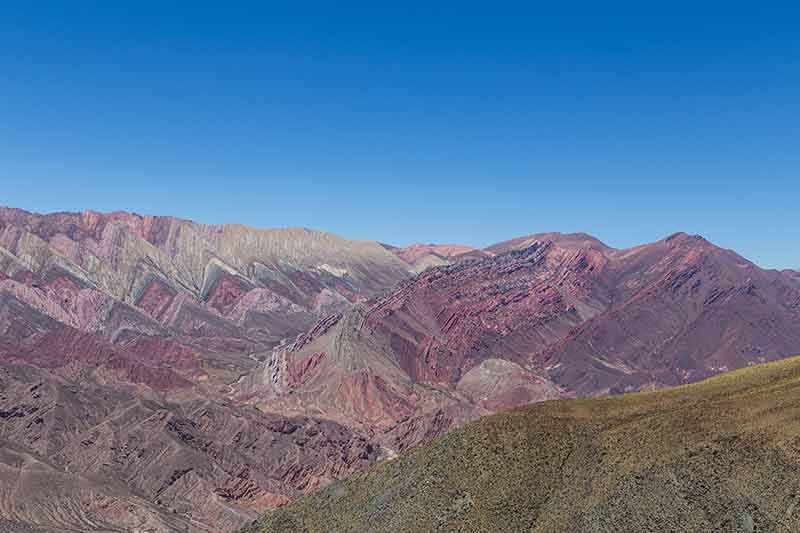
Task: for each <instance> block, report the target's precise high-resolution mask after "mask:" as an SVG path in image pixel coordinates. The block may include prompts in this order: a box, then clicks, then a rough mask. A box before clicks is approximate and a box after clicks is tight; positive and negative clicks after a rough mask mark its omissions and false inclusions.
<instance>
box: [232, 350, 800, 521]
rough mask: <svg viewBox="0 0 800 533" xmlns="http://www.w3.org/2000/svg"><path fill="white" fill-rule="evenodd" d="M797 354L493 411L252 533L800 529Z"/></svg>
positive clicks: (274, 516)
mask: <svg viewBox="0 0 800 533" xmlns="http://www.w3.org/2000/svg"><path fill="white" fill-rule="evenodd" d="M799 384H800V358H793V359H788V360H785V361H781V362H777V363H768V364H764V365H757V366H754V367H752V368H747V369H743V370H739V371H736V372H732V373H730V374H726V375H723V376H719V377H716V378H712V379H709V380H707V381H703V382H701V383H698V384H694V385H688V386H684V387H679V388H674V389H665V390H659V391H655V392H647V393H638V394H628V395H624V396H618V397H612V398H604V399H589V400H568V401H555V402H545V403H539V404H536V405H533V406H530V407H525V408H520V409H517V410H514V411H509V412H505V413H501V414H497V415H493V416H489V417H485V418H482V419H481V420H478V421H476V422H474V423H471V424H469V425H467V426H465V427H463V428H461V429H459V430H456V431H453V432H452V433H450V434H449V435H446V436H445V437H442V438H440V439H437V440H435V441H433V442H432V443H430V444H427V445H422V446H420V447H419V448H417V449H415V450H412V451H410V452H408V453H406V454H403V455H402V456H400V458H398V459H396V460H393V461H391V462H388V463H385V464H382V465H380V466H377V467H374V468H373V469H371V470H370V471H368V472H366V473H363V474H357V475H354V476H352V477H351V478H350V479H348V480H346V481H344V482H339V483H336V484H334V485H333V486H331V487H329V488H327V489H325V490H323V491H320V492H318V493H315V494H312V495H309V496H305V497H302V498H300V499H299V500H298V501H296V502H294V503H292V504H291V505H289V506H287V507H284V508H282V509H279V510H277V511H272V512H270V513H268V514H267V515H266V516H265V517H264V518H263V519H262V520H261V521H259V522H258V523H256V524H254V525H252V526H251V527H248V528H246V529H245V530H243V532H247V533H261V532H264V533H266V532H273V531H282V532H286V533H291V532H300V531H302V532H307V533H315V532H325V533H344V532H349V531H372V532H375V533H381V532H416V531H463V532H484V531H497V532H516V531H533V532H552V531H576V532H578V531H580V532H607V533H612V532H631V533H638V532H640V531H664V532H676V533H677V532H683V531H730V532H741V533H745V532H754V531H797V529H798V527H797V525H798V523H797V516H795V513H796V509H797V494H798V491H800V478H798V476H797V475H796V473H797V471H798V469H800V458H798V454H797V451H796V448H795V447H794V446H793V445H791V444H790V443H793V442H796V439H797V435H799V434H800V422H799V421H800V407H798V406H800V385H799Z"/></svg>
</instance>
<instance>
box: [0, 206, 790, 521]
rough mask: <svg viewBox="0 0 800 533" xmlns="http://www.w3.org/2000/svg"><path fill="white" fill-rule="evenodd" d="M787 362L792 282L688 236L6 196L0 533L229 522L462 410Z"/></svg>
mask: <svg viewBox="0 0 800 533" xmlns="http://www.w3.org/2000/svg"><path fill="white" fill-rule="evenodd" d="M415 272H420V273H419V274H418V275H416V276H413V274H414V273H415ZM412 276H413V277H412ZM798 351H800V281H798V278H797V276H796V273H791V272H783V273H781V272H776V271H766V270H762V269H759V268H758V267H756V266H755V265H753V264H752V263H750V262H748V261H746V260H745V259H743V258H741V257H740V256H738V255H736V254H735V253H733V252H731V251H728V250H722V249H720V248H717V247H715V246H713V245H712V244H710V243H708V242H707V241H705V240H703V239H702V238H699V237H692V236H688V235H684V234H676V235H674V236H672V237H669V238H667V239H665V240H663V241H659V242H656V243H653V244H649V245H644V246H640V247H636V248H632V249H628V250H615V249H612V248H610V247H608V246H605V245H604V244H603V243H601V242H600V241H598V240H596V239H594V238H592V237H590V236H588V235H582V234H575V235H562V234H541V235H533V236H529V237H522V238H519V239H514V240H512V241H507V242H504V243H500V244H497V245H494V246H491V247H489V248H488V249H486V250H475V249H470V248H469V247H461V246H457V245H447V246H437V245H415V246H411V247H409V248H406V249H396V248H393V247H389V246H386V245H381V244H379V243H376V242H355V241H347V240H344V239H341V238H339V237H336V236H334V235H331V234H327V233H322V232H314V231H310V230H305V229H283V230H257V229H252V228H247V227H244V226H235V225H227V226H206V225H201V224H196V223H193V222H190V221H186V220H180V219H175V218H171V217H150V216H139V215H135V214H130V213H108V214H102V213H95V212H84V213H57V214H51V215H37V214H33V213H28V212H25V211H22V210H18V209H0V421H1V422H2V423H0V526H4V525H5V524H6V523H8V524H23V523H24V524H38V525H39V526H41V527H43V528H44V529H46V530H48V531H58V530H65V531H66V530H84V531H133V530H137V529H138V530H140V531H232V530H235V529H236V528H237V527H238V526H240V525H242V524H243V523H245V522H247V521H249V520H252V519H253V518H254V517H255V516H257V515H258V513H259V512H261V511H263V510H264V509H265V508H269V507H274V506H278V505H281V504H283V503H285V502H286V501H288V500H289V499H291V498H293V497H295V496H297V495H299V494H302V493H304V492H307V491H309V490H313V489H314V488H316V487H319V486H321V485H324V484H326V483H329V482H330V481H332V480H334V479H338V478H342V477H345V476H347V475H350V474H351V473H353V472H356V471H358V470H360V469H362V468H365V467H367V466H369V465H371V464H373V463H374V462H376V461H379V460H381V459H382V458H385V457H389V456H391V455H392V454H393V453H395V452H398V451H401V450H404V449H406V448H408V447H410V446H413V445H414V444H416V443H418V442H420V441H422V440H426V439H429V438H431V437H433V436H436V435H438V434H441V433H443V432H445V431H447V430H448V429H450V428H452V427H454V426H456V425H459V424H461V423H463V422H464V421H466V420H468V419H470V418H474V417H476V416H481V415H483V414H487V413H491V412H495V411H498V410H501V409H505V408H508V407H512V406H516V405H520V404H524V403H529V402H533V401H539V400H542V399H548V398H556V397H561V396H571V395H596V394H607V393H617V392H622V391H625V390H638V389H641V388H647V387H651V386H664V385H671V384H675V383H682V382H686V381H692V380H696V379H700V378H702V377H705V376H707V375H710V374H714V373H717V372H721V371H724V370H726V369H731V368H735V367H741V366H745V365H749V364H752V363H754V362H759V361H763V360H769V359H775V358H779V357H783V356H787V355H792V354H795V353H797V352H798ZM254 407H257V409H255V408H254Z"/></svg>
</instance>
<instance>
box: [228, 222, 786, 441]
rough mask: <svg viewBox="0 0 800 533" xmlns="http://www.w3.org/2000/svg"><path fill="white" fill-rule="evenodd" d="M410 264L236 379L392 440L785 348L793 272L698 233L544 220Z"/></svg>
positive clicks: (295, 408) (690, 374)
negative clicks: (564, 228)
mask: <svg viewBox="0 0 800 533" xmlns="http://www.w3.org/2000/svg"><path fill="white" fill-rule="evenodd" d="M490 251H491V252H492V253H494V254H495V255H494V256H493V257H487V258H484V259H482V260H477V261H470V262H462V263H457V264H453V265H447V266H441V267H435V268H430V269H428V270H425V271H424V272H423V273H422V274H420V275H418V276H417V277H415V278H413V279H411V280H407V281H403V282H400V283H399V284H398V286H397V287H396V288H395V289H394V290H392V291H390V292H388V293H385V294H382V295H380V296H377V297H376V298H373V299H372V300H370V301H369V302H367V303H364V304H359V305H357V306H355V307H354V308H353V309H351V310H349V311H347V312H345V313H344V314H341V315H336V316H333V317H330V318H328V319H326V320H325V321H323V322H320V323H319V324H318V325H317V326H316V327H315V328H314V329H312V330H311V331H310V332H308V333H307V334H305V335H302V336H300V337H298V338H297V339H296V340H294V342H292V343H289V344H286V345H284V346H282V347H279V348H277V349H276V350H275V351H274V352H273V355H272V357H271V358H270V359H269V360H267V361H266V362H265V363H264V364H263V365H262V368H261V370H260V371H258V372H256V373H254V374H252V375H251V376H250V377H249V378H247V380H245V382H244V383H243V384H242V386H241V388H240V391H241V392H240V394H241V396H240V398H242V399H243V400H247V399H249V400H251V401H254V402H257V403H258V404H259V406H260V407H261V408H262V409H263V410H265V411H270V412H276V413H300V412H313V413H318V414H319V416H323V417H325V418H331V419H335V420H337V421H340V422H342V423H344V424H346V425H349V426H351V427H356V428H365V429H372V430H373V431H374V434H375V438H376V439H377V440H378V441H380V442H381V443H382V444H384V445H385V446H386V447H388V448H390V449H392V450H395V451H397V450H402V449H405V448H407V447H408V446H411V445H413V444H415V443H416V442H418V441H419V440H421V439H425V438H428V437H430V436H432V435H436V434H439V433H441V432H443V431H446V430H447V429H449V428H450V427H452V426H453V425H457V424H459V423H460V422H461V421H463V420H465V419H468V418H471V417H474V416H478V415H481V414H484V413H486V412H492V411H496V410H499V409H504V408H509V407H513V406H516V405H520V404H524V403H529V402H531V401H537V400H542V399H548V398H553V397H557V396H572V395H601V394H609V393H612V394H613V393H620V392H624V391H633V390H640V389H644V388H650V387H661V386H667V385H675V384H679V383H686V382H691V381H696V380H699V379H702V378H705V377H707V376H709V375H712V374H716V373H719V372H723V371H726V370H729V369H734V368H739V367H743V366H747V365H750V364H754V363H758V362H763V361H768V360H773V359H777V358H781V357H786V356H789V355H792V354H795V353H797V352H798V351H800V287H798V286H797V285H796V284H794V283H793V282H792V281H790V280H789V278H788V277H787V276H785V275H783V274H781V273H780V272H777V271H767V270H763V269H760V268H758V267H757V266H756V265H754V264H752V263H751V262H749V261H747V260H746V259H744V258H742V257H741V256H739V255H737V254H735V253H734V252H732V251H729V250H723V249H720V248H718V247H716V246H714V245H713V244H711V243H709V242H708V241H706V240H704V239H702V238H701V237H698V236H690V235H686V234H681V233H679V234H675V235H673V236H670V237H668V238H666V239H664V240H662V241H658V242H655V243H653V244H648V245H644V246H639V247H635V248H631V249H627V250H616V249H612V248H610V247H608V246H606V245H604V244H603V243H601V242H600V241H598V240H596V239H594V238H592V237H589V236H587V235H580V234H578V235H561V234H543V235H534V236H530V237H523V238H520V239H515V240H512V241H508V242H505V243H501V244H498V245H495V246H492V247H490Z"/></svg>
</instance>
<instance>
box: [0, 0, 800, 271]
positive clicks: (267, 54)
mask: <svg viewBox="0 0 800 533" xmlns="http://www.w3.org/2000/svg"><path fill="white" fill-rule="evenodd" d="M343 4H346V7H345V6H344V5H343ZM381 4H393V6H392V7H387V6H385V5H383V6H382V5H381ZM432 4H435V6H433V5H432ZM767 4H769V6H767ZM797 5H798V3H797V2H792V3H789V2H787V3H785V4H784V5H781V4H780V3H778V2H747V3H744V2H742V3H737V2H730V1H729V2H711V1H705V2H699V1H696V0H695V1H694V2H685V3H684V2H641V1H637V2H585V3H580V2H519V3H505V2H485V1H484V2H474V3H472V2H465V1H461V2H453V3H449V2H419V3H416V2H410V1H409V2H364V3H361V2H333V1H331V2H319V3H316V2H252V3H251V2H247V3H245V2H236V1H228V2H213V3H211V2H209V3H204V2H199V1H193V2H169V1H158V2H149V1H137V2H107V1H102V2H100V1H98V2H87V1H81V0H72V1H69V2H55V1H50V2H48V1H42V2H30V1H27V0H26V1H18V2H17V1H8V2H3V3H2V5H0V204H5V205H11V206H15V207H22V208H26V209H30V210H34V211H40V212H47V211H58V210H82V209H86V208H92V209H98V210H115V209H125V210H131V211H135V212H138V213H151V214H173V215H177V216H182V217H187V218H191V219H195V220H198V221H200V222H207V223H222V222H241V223H245V224H250V225H254V226H261V227H273V226H308V227H313V228H318V229H325V230H329V231H333V232H336V233H339V234H341V235H343V236H345V237H349V238H368V239H377V240H381V241H384V242H390V243H394V244H400V245H403V244H408V243H411V242H414V241H425V242H463V243H468V244H474V245H486V244H489V243H491V242H495V241H499V240H504V239H507V238H511V237H513V236H518V235H521V234H526V233H533V232H540V231H585V232H588V233H592V234H594V235H595V236H597V237H599V238H600V239H602V240H604V241H606V242H607V243H608V244H611V245H614V246H629V245H632V244H638V243H641V242H647V241H652V240H655V239H658V238H662V237H664V236H666V235H668V234H670V233H672V232H674V231H678V230H682V231H687V232H690V233H700V234H702V235H704V236H706V237H707V238H709V239H710V240H712V241H714V242H716V243H717V244H720V245H722V246H725V247H730V248H734V249H736V250H737V251H739V252H741V253H742V254H744V255H745V256H747V257H748V258H750V259H752V260H754V261H756V262H757V263H759V264H761V265H763V266H768V267H793V268H798V267H800V223H798V215H800V213H799V212H798V199H800V38H799V37H798V28H800V7H794V6H797ZM288 6H292V7H288ZM556 6H559V7H556Z"/></svg>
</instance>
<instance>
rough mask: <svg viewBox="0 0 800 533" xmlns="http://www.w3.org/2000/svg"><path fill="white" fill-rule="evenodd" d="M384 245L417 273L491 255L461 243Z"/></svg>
mask: <svg viewBox="0 0 800 533" xmlns="http://www.w3.org/2000/svg"><path fill="white" fill-rule="evenodd" d="M384 246H385V247H386V249H388V250H390V251H391V252H392V253H394V254H395V255H396V256H397V257H399V258H400V259H402V260H403V261H405V262H406V263H408V264H409V265H410V266H411V267H412V269H413V270H414V272H417V273H419V272H422V271H423V270H427V269H428V268H432V267H435V266H442V265H449V264H452V263H458V262H461V261H469V260H472V259H483V258H486V257H491V256H492V255H493V254H492V252H489V251H486V250H480V249H478V248H473V247H471V246H465V245H463V244H412V245H410V246H406V247H405V248H397V247H394V246H390V245H388V244H384Z"/></svg>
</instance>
